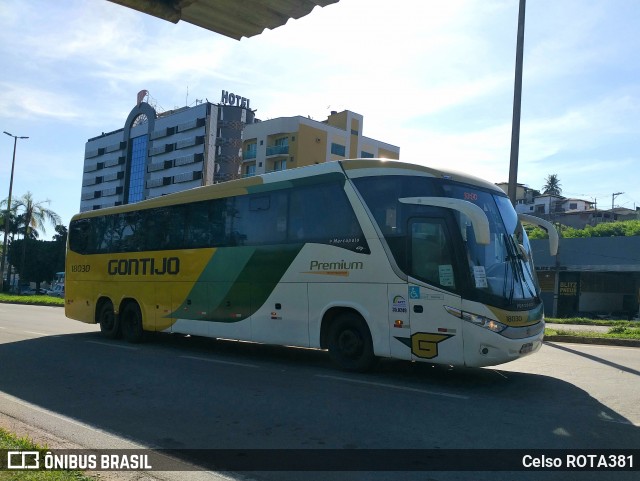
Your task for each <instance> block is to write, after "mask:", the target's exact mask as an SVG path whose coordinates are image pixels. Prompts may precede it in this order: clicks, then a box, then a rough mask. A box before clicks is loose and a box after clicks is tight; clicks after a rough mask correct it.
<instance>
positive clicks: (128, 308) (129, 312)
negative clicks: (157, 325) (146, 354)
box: [120, 302, 143, 344]
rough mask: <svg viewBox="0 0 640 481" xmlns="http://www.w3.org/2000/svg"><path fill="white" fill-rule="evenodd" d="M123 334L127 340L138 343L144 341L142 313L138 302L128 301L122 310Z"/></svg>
mask: <svg viewBox="0 0 640 481" xmlns="http://www.w3.org/2000/svg"><path fill="white" fill-rule="evenodd" d="M120 324H121V326H122V335H123V337H124V339H125V340H126V341H127V342H131V343H134V344H137V343H139V342H141V341H142V334H143V330H142V313H141V312H140V306H138V304H137V303H136V302H129V303H127V304H126V305H125V306H124V308H123V309H122V311H121V312H120Z"/></svg>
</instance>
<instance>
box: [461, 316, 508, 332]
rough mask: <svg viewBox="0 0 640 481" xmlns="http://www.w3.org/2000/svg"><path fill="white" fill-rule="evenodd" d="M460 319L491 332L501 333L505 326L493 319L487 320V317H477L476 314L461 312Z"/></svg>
mask: <svg viewBox="0 0 640 481" xmlns="http://www.w3.org/2000/svg"><path fill="white" fill-rule="evenodd" d="M462 319H464V320H465V321H468V322H470V323H472V324H475V325H476V326H480V327H484V328H485V329H489V330H490V331H493V332H502V331H504V330H505V329H506V328H507V326H506V325H505V324H502V323H501V322H498V321H496V320H494V319H489V318H488V317H484V316H479V315H478V314H471V313H469V312H464V311H463V312H462Z"/></svg>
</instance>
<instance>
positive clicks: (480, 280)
mask: <svg viewBox="0 0 640 481" xmlns="http://www.w3.org/2000/svg"><path fill="white" fill-rule="evenodd" d="M473 278H474V279H475V281H476V287H478V288H480V289H483V288H486V287H489V284H487V273H486V272H485V271H484V266H473Z"/></svg>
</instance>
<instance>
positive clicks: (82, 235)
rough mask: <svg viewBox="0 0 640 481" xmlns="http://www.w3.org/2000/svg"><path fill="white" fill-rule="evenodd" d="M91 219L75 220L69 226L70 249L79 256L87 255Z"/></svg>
mask: <svg viewBox="0 0 640 481" xmlns="http://www.w3.org/2000/svg"><path fill="white" fill-rule="evenodd" d="M90 230H91V225H90V219H79V220H74V221H73V222H72V223H71V225H70V226H69V248H70V249H71V250H72V251H73V252H77V253H78V254H86V253H87V249H88V247H89V232H90Z"/></svg>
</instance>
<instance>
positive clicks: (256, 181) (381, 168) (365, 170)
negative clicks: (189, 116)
mask: <svg viewBox="0 0 640 481" xmlns="http://www.w3.org/2000/svg"><path fill="white" fill-rule="evenodd" d="M323 174H340V175H342V176H344V175H346V176H347V177H349V178H358V177H366V176H372V175H423V176H427V177H437V178H443V179H451V180H453V181H456V182H463V183H466V184H470V185H475V186H478V187H482V188H485V189H489V190H493V191H495V192H496V193H499V194H502V195H504V191H503V190H502V189H500V188H499V187H497V186H496V185H495V184H492V183H490V182H487V181H485V180H483V179H480V178H478V177H474V176H471V175H467V174H463V173H459V172H455V171H448V170H447V171H445V170H438V169H433V168H431V167H426V166H423V165H418V164H410V163H407V162H400V161H396V160H385V159H346V160H338V161H332V162H324V163H322V164H316V165H311V166H306V167H299V168H295V169H286V170H282V171H278V172H271V173H268V174H263V175H256V176H253V177H247V178H244V179H237V180H231V181H228V182H222V183H219V184H213V185H207V186H202V187H195V188H193V189H188V190H184V191H181V192H175V193H173V194H167V195H164V196H161V197H154V198H152V199H147V200H143V201H140V202H136V203H133V204H125V205H120V206H115V207H106V208H103V209H97V210H91V211H85V212H81V213H79V214H76V215H75V216H73V219H82V218H89V217H94V216H99V215H104V214H107V213H109V214H111V213H117V212H133V211H137V210H143V209H151V208H154V207H165V206H168V205H175V204H182V203H184V202H198V201H201V200H207V199H213V198H223V197H231V196H236V195H244V194H248V193H251V191H252V190H254V189H255V190H262V189H260V187H262V186H266V184H272V183H280V182H287V181H293V180H296V179H301V178H305V177H310V176H317V175H318V176H319V175H323ZM256 188H257V189H256Z"/></svg>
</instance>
